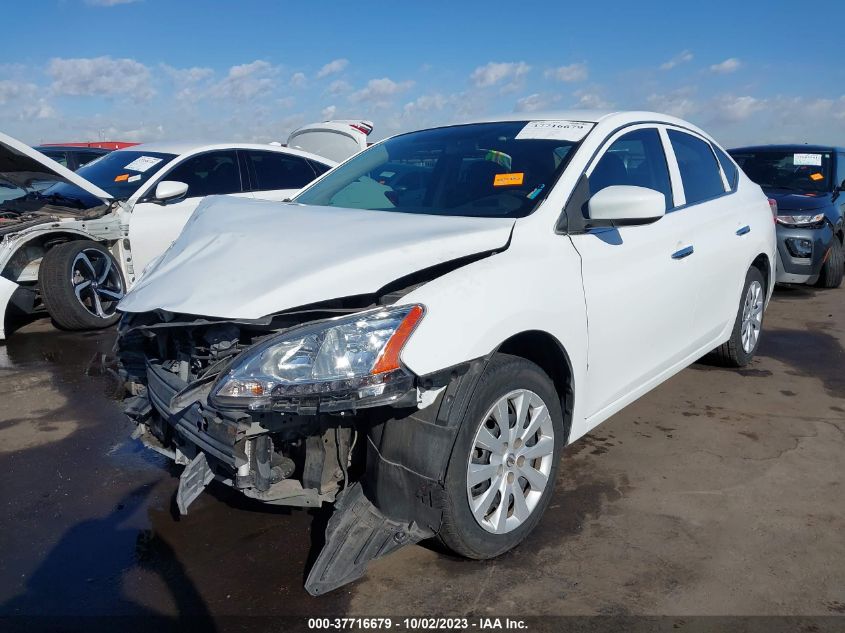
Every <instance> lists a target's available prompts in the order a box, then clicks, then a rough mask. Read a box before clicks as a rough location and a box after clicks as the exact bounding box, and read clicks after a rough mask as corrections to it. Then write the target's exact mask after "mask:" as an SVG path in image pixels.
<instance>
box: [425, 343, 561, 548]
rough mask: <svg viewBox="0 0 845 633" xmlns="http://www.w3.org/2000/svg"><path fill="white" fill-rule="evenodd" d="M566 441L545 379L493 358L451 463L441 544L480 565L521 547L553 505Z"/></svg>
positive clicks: (518, 363)
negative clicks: (553, 495)
mask: <svg viewBox="0 0 845 633" xmlns="http://www.w3.org/2000/svg"><path fill="white" fill-rule="evenodd" d="M564 441H565V437H564V425H563V414H562V411H561V406H560V398H559V397H558V395H557V392H556V391H555V387H554V384H553V383H552V381H551V380H550V379H549V377H548V376H547V375H546V373H545V372H544V371H543V370H542V369H540V368H539V367H538V366H537V365H535V364H534V363H531V362H529V361H527V360H525V359H523V358H519V357H516V356H509V355H506V354H496V355H495V356H493V358H492V359H491V361H490V363H489V364H488V366H487V369H486V370H485V372H484V374H483V375H482V376H481V378H480V379H479V382H478V385H477V386H476V390H475V393H474V395H473V398H472V400H471V402H470V404H469V406H468V407H467V412H466V415H465V416H464V419H463V421H462V423H461V427H460V429H459V431H458V437H457V440H456V442H455V447H454V449H453V451H452V456H451V458H450V459H449V465H448V468H447V471H446V491H445V492H446V494H445V497H444V499H443V507H442V509H443V523H442V526H441V530H440V533H439V535H438V538H439V539H440V541H441V542H442V543H443V544H444V545H446V546H447V547H448V548H450V549H451V550H453V551H455V552H457V553H458V554H462V555H463V556H467V557H469V558H475V559H485V558H492V557H494V556H498V555H499V554H502V553H504V552H506V551H508V550H509V549H511V548H512V547H514V546H516V545H517V544H519V543H520V542H521V541H522V540H523V539H524V538H525V537H526V536H527V535H528V534H529V533H530V532H531V530H532V529H534V527H535V526H536V525H537V522H538V521H539V520H540V517H541V516H542V514H543V512H544V511H545V509H546V506H547V505H548V504H549V500H550V499H551V495H552V490H553V488H554V482H555V477H556V475H557V470H558V462H559V461H560V452H561V450H562V448H563V444H564Z"/></svg>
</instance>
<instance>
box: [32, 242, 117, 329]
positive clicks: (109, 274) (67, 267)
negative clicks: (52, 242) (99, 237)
mask: <svg viewBox="0 0 845 633" xmlns="http://www.w3.org/2000/svg"><path fill="white" fill-rule="evenodd" d="M38 283H39V286H40V288H41V299H42V301H43V302H44V306H45V307H46V308H47V312H49V314H50V316H51V317H52V319H53V322H54V323H55V324H56V326H58V327H60V328H62V329H65V330H96V329H100V328H106V327H109V326H110V325H113V324H114V323H116V322H117V320H118V319H119V318H120V315H119V314H118V313H117V303H118V301H119V300H120V299H121V298H122V297H123V295H124V292H125V288H126V283H125V281H124V279H123V274H122V273H121V271H120V267H119V266H118V264H117V262H116V261H115V259H114V257H113V256H112V254H111V252H109V250H108V249H107V248H106V247H105V246H103V245H102V244H99V243H97V242H94V241H91V240H79V241H74V242H66V243H64V244H59V245H58V246H54V247H53V248H51V249H50V250H49V251H47V253H46V254H45V255H44V258H43V259H42V260H41V267H40V269H39V271H38Z"/></svg>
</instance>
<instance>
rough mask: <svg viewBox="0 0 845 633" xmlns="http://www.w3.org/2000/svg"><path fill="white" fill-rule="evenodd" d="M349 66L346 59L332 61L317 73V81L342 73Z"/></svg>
mask: <svg viewBox="0 0 845 633" xmlns="http://www.w3.org/2000/svg"><path fill="white" fill-rule="evenodd" d="M347 66H349V60H348V59H334V60H332V61H330V62H329V63H328V64H326V65H325V66H323V67H322V68H321V69H320V70H319V71H317V79H322V78H323V77H328V76H329V75H334V74H336V73H339V72H343V71H344V70H345V69H346V67H347Z"/></svg>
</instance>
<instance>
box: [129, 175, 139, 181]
mask: <svg viewBox="0 0 845 633" xmlns="http://www.w3.org/2000/svg"><path fill="white" fill-rule="evenodd" d="M138 180H141V174H135V175H134V176H129V178H127V179H126V182H137V181H138Z"/></svg>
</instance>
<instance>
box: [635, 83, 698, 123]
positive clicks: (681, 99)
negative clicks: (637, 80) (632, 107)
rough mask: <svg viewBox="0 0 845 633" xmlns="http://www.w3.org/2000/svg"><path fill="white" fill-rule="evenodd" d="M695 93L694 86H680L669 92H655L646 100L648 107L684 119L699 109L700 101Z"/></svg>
mask: <svg viewBox="0 0 845 633" xmlns="http://www.w3.org/2000/svg"><path fill="white" fill-rule="evenodd" d="M694 93H695V91H694V90H693V89H692V88H679V89H678V90H673V91H671V92H667V93H653V94H651V95H649V96H648V98H647V99H646V101H647V103H648V107H649V108H650V109H652V110H654V111H656V112H663V113H664V114H671V115H672V116H676V117H679V118H681V119H684V118H687V117H689V116H690V115H692V114H695V113H696V112H698V110H699V106H698V103H696V101H695V99H694V98H693V96H694Z"/></svg>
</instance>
